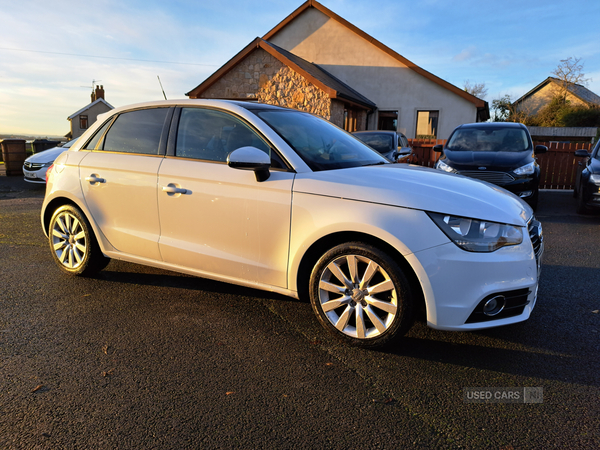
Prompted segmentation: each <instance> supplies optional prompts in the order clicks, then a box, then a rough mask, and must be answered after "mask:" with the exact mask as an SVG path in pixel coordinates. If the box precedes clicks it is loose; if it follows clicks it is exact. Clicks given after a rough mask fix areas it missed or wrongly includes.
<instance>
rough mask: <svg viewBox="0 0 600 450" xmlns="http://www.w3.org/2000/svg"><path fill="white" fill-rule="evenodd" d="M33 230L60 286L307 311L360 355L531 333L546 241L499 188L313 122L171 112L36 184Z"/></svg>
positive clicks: (135, 109)
mask: <svg viewBox="0 0 600 450" xmlns="http://www.w3.org/2000/svg"><path fill="white" fill-rule="evenodd" d="M41 221H42V225H43V228H44V232H45V233H46V235H47V236H48V239H49V245H50V250H51V252H52V255H53V257H54V259H55V261H56V263H57V264H58V266H59V267H60V268H61V269H62V270H63V271H64V272H66V273H69V274H72V275H89V274H92V273H94V272H96V271H98V270H101V269H103V268H104V267H105V266H106V264H107V263H108V261H109V259H110V258H114V259H120V260H125V261H130V262H133V263H138V264H144V265H149V266H154V267H159V268H163V269H168V270H172V271H178V272H182V273H187V274H192V275H197V276H199V277H204V278H210V279H214V280H220V281H224V282H228V283H235V284H239V285H244V286H249V287H253V288H258V289H264V290H268V291H274V292H279V293H282V294H285V295H289V296H292V297H297V298H309V299H310V302H311V304H312V307H313V309H314V312H315V314H316V316H317V318H318V320H319V321H320V322H321V324H322V325H323V326H324V327H325V328H327V329H328V330H329V331H330V332H332V333H333V334H334V335H336V336H337V337H338V338H340V339H342V340H343V341H345V342H347V343H349V344H352V345H358V346H362V347H374V346H379V345H383V344H385V343H387V342H389V341H390V340H392V339H393V338H395V337H398V336H401V335H402V334H404V333H405V332H406V331H407V330H408V329H409V328H410V326H411V324H412V321H413V318H414V315H415V312H416V311H417V310H418V309H419V308H421V307H424V309H425V311H426V317H427V324H428V325H429V326H430V327H432V328H436V329H441V330H458V331H461V330H476V329H482V328H489V327H495V326H500V325H507V324H512V323H516V322H520V321H523V320H526V319H527V318H528V317H529V315H530V314H531V311H532V310H533V307H534V305H535V302H536V299H537V293H538V278H539V272H540V265H541V258H542V253H543V239H542V228H541V225H540V223H539V222H538V221H537V220H536V219H535V218H534V216H533V212H532V210H531V208H530V207H529V206H527V205H526V204H525V203H524V202H523V201H521V200H520V199H519V198H517V197H516V196H514V195H512V194H510V193H508V192H507V191H505V190H503V189H500V188H498V187H496V186H493V185H490V184H487V183H484V182H481V181H478V180H473V179H469V178H464V177H460V176H456V175H450V174H446V173H442V172H440V171H436V170H433V169H427V168H422V167H417V166H406V165H402V164H390V163H388V161H387V160H386V159H384V158H383V157H382V156H381V155H379V154H378V153H377V152H375V151H374V150H372V149H370V148H369V147H367V146H366V145H364V144H363V143H361V142H360V141H359V140H357V139H355V138H354V137H352V136H351V135H350V134H348V133H346V132H345V131H343V130H341V129H339V128H337V127H336V126H334V125H332V124H331V123H329V122H327V121H325V120H323V119H320V118H318V117H315V116H313V115H311V114H308V113H304V112H300V111H296V110H291V109H285V108H280V107H276V106H271V105H263V104H257V103H252V102H233V101H218V100H179V101H177V100H175V101H161V102H152V103H145V104H138V105H132V106H128V107H122V108H117V109H114V110H112V111H110V112H108V113H106V114H105V115H102V116H100V117H99V118H98V120H97V122H96V123H95V124H94V125H93V126H92V127H91V128H90V129H89V130H88V131H87V132H86V133H85V134H84V135H83V136H82V137H81V138H79V140H78V141H77V142H76V144H75V145H73V146H72V147H71V148H70V149H69V151H67V152H65V153H63V154H62V155H61V156H59V157H58V159H57V160H56V161H55V163H54V165H53V166H52V167H51V168H50V169H49V170H48V184H47V189H46V196H45V199H44V203H43V207H42V212H41Z"/></svg>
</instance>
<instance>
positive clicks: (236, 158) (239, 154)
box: [227, 147, 271, 181]
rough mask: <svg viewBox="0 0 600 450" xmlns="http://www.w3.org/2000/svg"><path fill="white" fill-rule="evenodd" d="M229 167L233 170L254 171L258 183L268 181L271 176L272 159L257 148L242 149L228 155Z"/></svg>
mask: <svg viewBox="0 0 600 450" xmlns="http://www.w3.org/2000/svg"><path fill="white" fill-rule="evenodd" d="M227 165H228V166H229V167H231V168H232V169H239V170H252V171H254V175H255V176H256V181H266V180H268V179H269V177H270V176H271V172H269V168H270V167H271V158H270V157H269V155H267V154H266V153H265V152H263V151H262V150H259V149H257V148H256V147H240V148H238V149H236V150H234V151H232V152H231V153H230V154H229V155H227Z"/></svg>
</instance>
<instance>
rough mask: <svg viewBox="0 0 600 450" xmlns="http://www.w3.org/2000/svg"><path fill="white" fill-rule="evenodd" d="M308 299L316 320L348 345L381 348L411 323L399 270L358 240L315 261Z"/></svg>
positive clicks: (405, 285)
mask: <svg viewBox="0 0 600 450" xmlns="http://www.w3.org/2000/svg"><path fill="white" fill-rule="evenodd" d="M310 300H311V304H312V307H313V310H314V312H315V314H316V316H317V318H318V319H319V322H321V324H322V325H323V326H324V327H325V328H326V329H327V330H328V331H329V332H331V333H332V334H333V335H334V336H336V337H337V338H338V339H340V340H342V341H343V342H346V343H348V344H350V345H355V346H359V347H367V348H368V347H379V346H382V345H385V344H387V343H388V342H390V341H391V340H393V339H394V338H396V337H399V336H402V335H403V334H405V333H406V332H407V331H408V329H409V328H410V327H411V326H412V323H413V309H414V305H413V303H414V301H413V296H412V293H411V290H410V284H409V282H408V280H407V278H406V276H405V275H404V273H403V272H402V269H401V268H400V266H399V265H398V264H397V263H396V262H395V261H394V260H393V258H391V257H390V256H389V255H388V254H386V253H385V252H383V251H381V250H379V249H378V248H375V247H372V246H370V245H366V244H363V243H361V242H349V243H346V244H341V245H338V246H336V247H334V248H332V249H331V250H329V251H328V252H327V253H325V254H324V255H323V256H322V257H321V258H320V259H319V261H318V262H317V264H316V265H315V267H314V269H313V271H312V274H311V277H310Z"/></svg>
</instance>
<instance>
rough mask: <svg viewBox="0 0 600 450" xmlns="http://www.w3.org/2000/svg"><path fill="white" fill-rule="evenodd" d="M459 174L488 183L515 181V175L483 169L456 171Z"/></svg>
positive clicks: (499, 184)
mask: <svg viewBox="0 0 600 450" xmlns="http://www.w3.org/2000/svg"><path fill="white" fill-rule="evenodd" d="M458 173H459V175H463V176H465V177H469V178H477V179H478V180H482V181H487V182H488V183H492V184H496V185H498V186H503V185H505V184H508V183H510V182H511V181H515V177H513V176H512V175H511V174H509V173H506V172H488V171H485V170H463V171H460V172H458Z"/></svg>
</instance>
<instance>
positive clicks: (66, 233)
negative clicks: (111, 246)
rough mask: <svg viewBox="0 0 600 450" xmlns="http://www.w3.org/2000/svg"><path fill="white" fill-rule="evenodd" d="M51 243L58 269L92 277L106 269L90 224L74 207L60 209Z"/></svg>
mask: <svg viewBox="0 0 600 450" xmlns="http://www.w3.org/2000/svg"><path fill="white" fill-rule="evenodd" d="M48 239H49V243H50V248H51V249H52V256H53V257H54V261H55V262H56V263H57V264H58V266H59V267H60V268H61V269H62V270H63V271H64V272H66V273H68V274H71V275H91V274H93V273H95V272H97V271H99V270H102V269H103V268H104V267H106V264H108V262H109V260H108V258H106V257H104V255H103V254H102V251H101V250H100V247H99V246H98V243H97V241H96V238H95V236H94V234H93V232H92V229H91V227H90V224H89V222H88V221H87V219H86V218H85V216H84V215H83V214H82V213H81V211H80V210H79V209H77V208H75V207H74V206H71V205H65V206H61V207H60V208H58V209H57V210H56V211H55V212H54V214H53V215H52V219H51V220H50V230H49V238H48Z"/></svg>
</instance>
